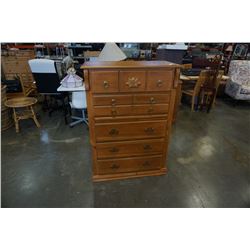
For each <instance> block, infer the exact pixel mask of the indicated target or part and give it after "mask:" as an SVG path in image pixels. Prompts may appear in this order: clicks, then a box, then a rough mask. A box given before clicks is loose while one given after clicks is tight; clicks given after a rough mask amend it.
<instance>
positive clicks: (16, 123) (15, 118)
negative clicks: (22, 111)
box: [13, 108, 19, 133]
mask: <svg viewBox="0 0 250 250" xmlns="http://www.w3.org/2000/svg"><path fill="white" fill-rule="evenodd" d="M13 118H14V121H15V127H16V132H17V133H18V132H19V124H18V118H17V115H16V110H15V108H13Z"/></svg>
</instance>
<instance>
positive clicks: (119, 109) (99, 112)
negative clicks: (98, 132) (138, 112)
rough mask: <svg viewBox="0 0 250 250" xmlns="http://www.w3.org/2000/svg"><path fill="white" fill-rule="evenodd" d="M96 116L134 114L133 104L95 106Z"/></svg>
mask: <svg viewBox="0 0 250 250" xmlns="http://www.w3.org/2000/svg"><path fill="white" fill-rule="evenodd" d="M93 111H94V116H95V117H100V116H112V117H116V116H125V115H127V116H128V115H132V106H131V105H123V106H95V107H94V108H93Z"/></svg>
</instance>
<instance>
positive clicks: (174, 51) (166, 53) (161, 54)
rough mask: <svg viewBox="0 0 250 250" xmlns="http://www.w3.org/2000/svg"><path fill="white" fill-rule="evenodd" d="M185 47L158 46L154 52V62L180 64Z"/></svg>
mask: <svg viewBox="0 0 250 250" xmlns="http://www.w3.org/2000/svg"><path fill="white" fill-rule="evenodd" d="M186 50H187V46H185V45H184V44H180V45H179V44H175V45H160V46H159V47H158V48H157V50H156V60H164V61H169V62H172V63H178V64H182V60H183V56H184V54H185V53H186Z"/></svg>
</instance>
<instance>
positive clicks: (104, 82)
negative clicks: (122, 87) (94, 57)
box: [90, 70, 119, 93]
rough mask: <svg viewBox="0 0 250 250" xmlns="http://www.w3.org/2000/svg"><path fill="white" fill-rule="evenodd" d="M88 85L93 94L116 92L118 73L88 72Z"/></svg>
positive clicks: (107, 71)
mask: <svg viewBox="0 0 250 250" xmlns="http://www.w3.org/2000/svg"><path fill="white" fill-rule="evenodd" d="M90 84H91V90H92V92H93V93H110V92H118V90H119V89H118V72H117V71H111V70H106V71H90Z"/></svg>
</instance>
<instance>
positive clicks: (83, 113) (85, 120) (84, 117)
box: [82, 109, 89, 126]
mask: <svg viewBox="0 0 250 250" xmlns="http://www.w3.org/2000/svg"><path fill="white" fill-rule="evenodd" d="M82 117H83V119H84V120H83V122H85V123H86V125H87V126H89V123H88V121H87V118H86V116H85V111H84V109H83V110H82Z"/></svg>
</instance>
